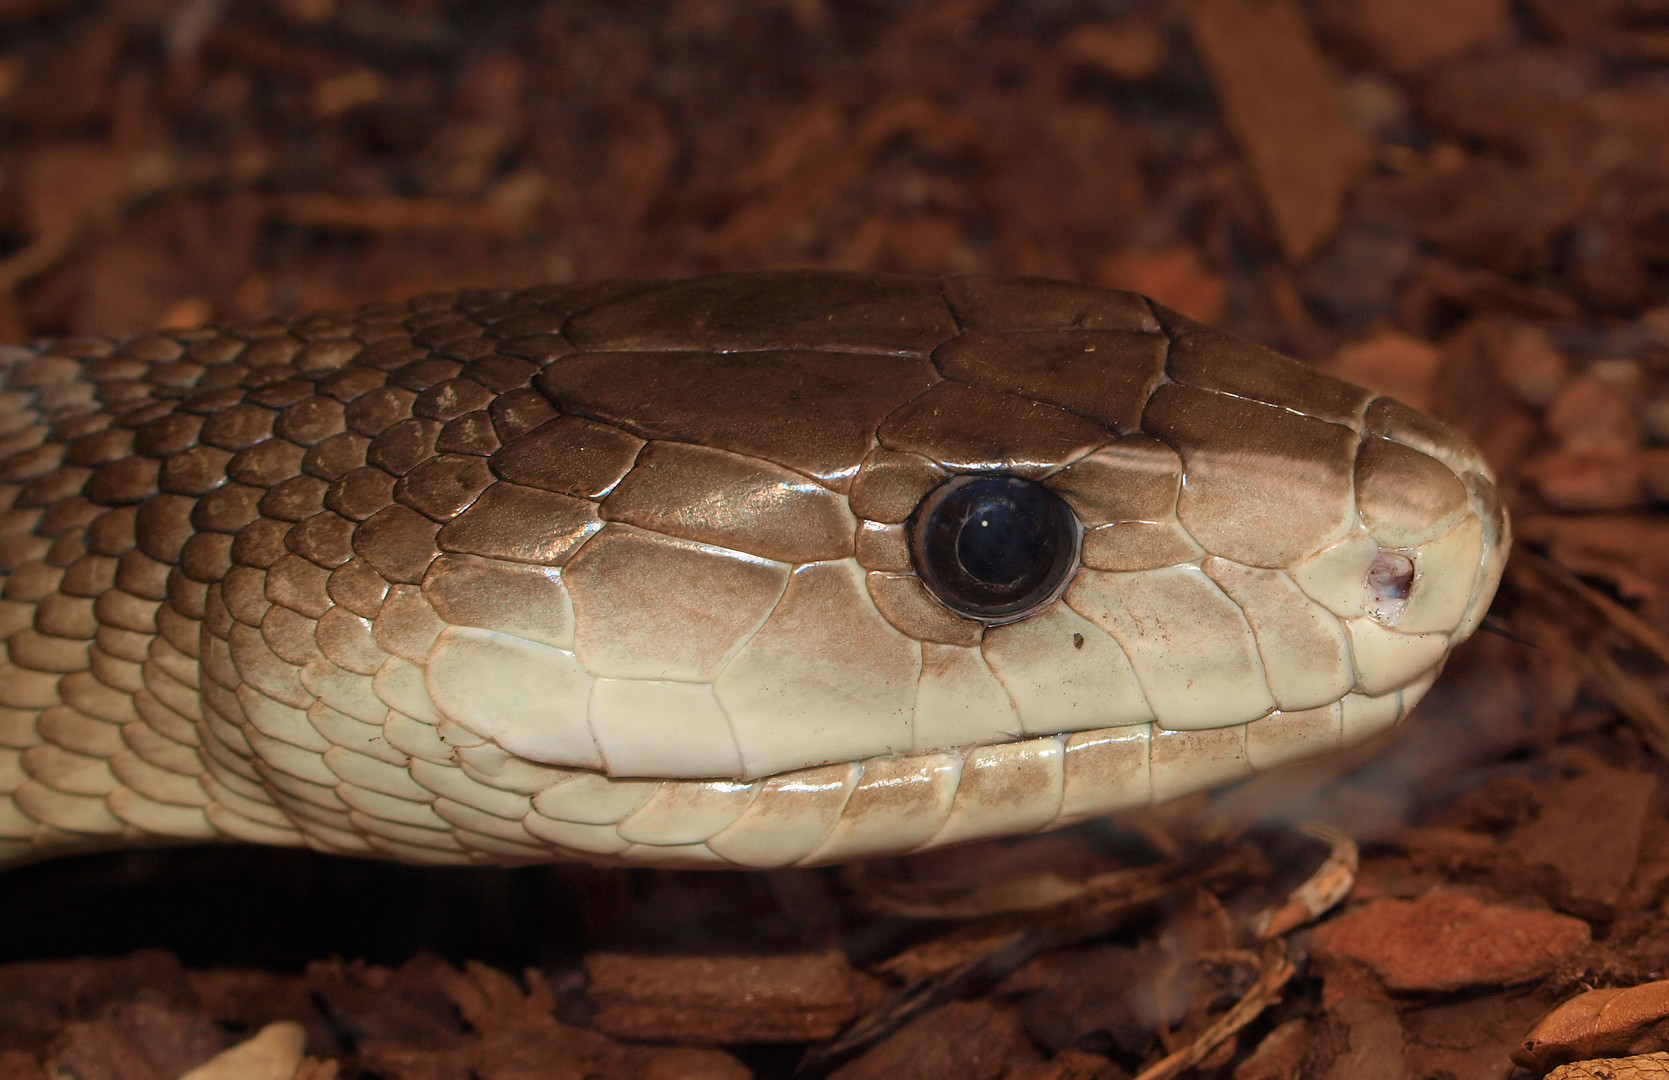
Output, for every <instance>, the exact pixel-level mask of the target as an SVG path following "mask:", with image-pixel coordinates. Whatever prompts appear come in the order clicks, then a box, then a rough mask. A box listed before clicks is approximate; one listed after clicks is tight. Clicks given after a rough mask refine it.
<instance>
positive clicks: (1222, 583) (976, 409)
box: [0, 271, 1508, 866]
mask: <svg viewBox="0 0 1669 1080" xmlns="http://www.w3.org/2000/svg"><path fill="white" fill-rule="evenodd" d="M0 362H3V368H4V381H3V387H4V392H3V394H0V507H4V508H5V509H4V512H3V514H0V574H4V589H3V592H0V640H3V642H4V654H3V663H0V859H4V860H11V861H16V860H23V859H29V858H36V857H41V856H44V855H51V854H58V853H62V852H68V851H74V850H84V849H89V848H100V847H111V846H120V845H129V844H140V843H157V842H202V841H232V840H236V841H253V842H259V843H268V844H290V845H296V844H305V845H309V846H311V847H314V848H317V849H321V850H325V851H332V852H344V853H357V854H364V855H376V856H384V857H393V858H399V859H406V860H416V861H423V862H526V861H537V860H544V859H551V858H585V859H593V860H604V861H618V862H629V863H655V864H676V865H722V866H779V865H788V864H811V863H823V862H831V861H838V860H843V859H851V858H858V857H863V856H868V855H876V854H884V853H894V852H903V851H911V850H916V849H920V848H923V847H928V846H933V845H938V844H945V843H951V842H955V841H962V840H969V839H975V838H979V837H986V836H993V835H1002V834H1010V833H1016V832H1024V831H1030V830H1037V829H1042V828H1048V827H1053V826H1057V825H1061V824H1065V823H1068V822H1073V821H1078V820H1082V819H1084V818H1087V817H1090V816H1093V815H1098V814H1103V813H1106V812H1109V811H1112V810H1116V809H1119V808H1122V807H1127V806H1131V805H1134V804H1140V803H1147V802H1150V801H1157V800H1163V799H1167V798H1171V797H1174V796H1177V795H1181V794H1184V793H1187V792H1191V791H1195V790H1198V789H1201V788H1204V787H1207V786H1210V785H1213V784H1217V783H1221V782H1223V781H1226V780H1229V779H1231V778H1234V777H1238V776H1241V775H1244V774H1247V773H1249V772H1251V771H1254V770H1261V769H1267V768H1270V767H1272V766H1274V765H1277V764H1280V763H1282V762H1285V761H1289V760H1292V759H1295V758H1299V757H1304V756H1307V755H1311V754H1315V753H1320V752H1323V751H1326V750H1329V749H1332V748H1335V747H1338V746H1341V745H1344V744H1347V743H1351V742H1355V741H1357V740H1360V739H1362V738H1365V737H1366V736H1368V735H1370V734H1372V733H1374V732H1376V731H1378V730H1380V729H1382V728H1384V727H1386V726H1388V725H1390V724H1393V723H1395V722H1396V721H1397V720H1398V719H1400V718H1401V717H1402V716H1404V715H1406V713H1407V712H1408V710H1409V709H1410V708H1411V707H1412V706H1413V705H1414V703H1415V702H1416V701H1417V700H1418V699H1419V698H1420V696H1421V695H1422V694H1423V693H1424V692H1425V690H1426V688H1427V687H1429V686H1430V685H1431V682H1432V680H1433V679H1434V678H1435V677H1436V675H1437V672H1438V670H1439V669H1440V668H1441V666H1442V664H1443V662H1444V660H1445V658H1446V657H1447V655H1448V652H1449V650H1450V648H1451V647H1452V646H1453V645H1454V644H1455V643H1456V642H1458V641H1460V640H1462V639H1463V638H1465V637H1466V636H1467V635H1468V634H1469V633H1471V631H1472V630H1473V629H1474V627H1475V626H1476V625H1477V623H1478V621H1479V619H1480V618H1481V617H1482V615H1483V613H1484V611H1485V609H1486V608H1487V607H1488V604H1489V601H1490V598H1491V596H1492V594H1493V592H1494V589H1495V586H1496V584H1497V582H1498V580H1499V578H1500V574H1501V568H1502V561H1503V558H1504V552H1505V550H1506V547H1507V544H1508V526H1507V521H1506V517H1505V514H1504V512H1503V510H1502V508H1501V505H1500V501H1499V499H1498V498H1497V495H1496V492H1495V488H1494V485H1493V483H1492V481H1491V479H1490V476H1489V471H1488V469H1487V468H1486V467H1485V465H1484V464H1483V462H1482V460H1481V458H1480V457H1479V456H1478V454H1477V452H1476V451H1475V450H1474V449H1472V448H1471V447H1470V446H1469V445H1467V444H1466V442H1465V441H1464V440H1463V439H1461V438H1460V437H1459V436H1458V435H1456V434H1455V433H1453V432H1452V431H1450V430H1449V429H1447V428H1446V427H1444V426H1443V425H1441V424H1439V423H1437V422H1436V421H1433V420H1430V419H1428V418H1426V417H1424V416H1422V415H1421V414H1419V413H1417V412H1415V411H1413V410H1411V409H1409V408H1407V407H1406V406H1404V405H1401V404H1399V403H1398V402H1396V401H1394V400H1391V399H1387V398H1383V397H1377V396H1375V395H1374V394H1372V393H1370V392H1368V391H1365V390H1362V389H1359V388H1357V387H1354V386H1351V385H1349V384H1347V383H1344V382H1341V381H1339V380H1336V379H1333V378H1331V377H1328V376H1326V375H1323V374H1320V373H1317V372H1315V371H1313V370H1311V369H1309V368H1307V367H1305V366H1303V365H1301V364H1299V363H1297V362H1296V361H1293V360H1290V359H1287V358H1285V357H1282V356H1280V355H1278V354H1276V353H1273V352H1270V351H1268V350H1266V349H1263V348H1261V347H1259V346H1256V345H1253V344H1250V343H1247V342H1243V341H1239V340H1236V339H1234V338H1231V337H1229V336H1226V335H1224V334H1221V333H1219V332H1216V331H1214V330H1212V329H1210V328H1208V327H1205V326H1203V325H1200V324H1198V323H1195V322H1192V321H1190V320H1188V319H1185V318H1183V317H1182V316H1179V315H1177V314H1175V313H1174V312H1170V311H1168V310H1166V309H1164V308H1163V307H1161V306H1159V305H1157V304H1153V303H1151V302H1149V301H1146V300H1144V299H1143V298H1141V297H1139V296H1135V295H1133V294H1129V293H1120V292H1112V291H1107V290H1101V289H1094V288H1089V287H1085V286H1078V285H1068V284H1063V283H1057V282H1047V281H1042V280H1037V279H1027V278H1017V277H1002V276H990V275H972V276H960V277H950V278H945V279H943V280H940V281H931V280H916V279H905V278H891V277H881V276H873V275H861V274H843V273H835V272H822V271H801V272H777V273H748V274H730V275H719V276H712V277H705V278H691V279H684V280H678V281H671V282H612V283H605V284H601V285H589V286H568V285H553V286H544V287H538V288H532V289H528V290H523V291H480V292H461V293H451V294H445V295H436V296H425V297H420V298H418V299H415V300H412V301H410V302H408V303H404V304H396V305H385V306H374V307H366V308H361V309H359V310H356V311H351V312H347V313H343V314H328V315H314V316H308V317H304V318H300V319H297V320H294V321H288V322H277V321H275V322H263V323H255V324H246V325H240V326H231V327H226V328H219V329H206V330H201V331H192V332H185V333H170V334H158V335H152V336H146V337H140V338H135V339H132V340H127V341H125V342H111V341H103V340H89V339H73V340H62V341H55V342H46V343H43V344H40V345H36V346H31V347H21V346H17V347H0ZM982 474H996V475H1001V476H1007V477H1019V478H1023V479H1025V480H1026V481H1028V482H1029V483H1032V484H1041V485H1042V486H1043V487H1044V488H1046V489H1048V490H1049V491H1051V492H1053V493H1054V495H1056V496H1059V497H1060V499H1062V500H1064V501H1065V504H1066V505H1068V506H1069V507H1070V508H1071V512H1072V514H1073V515H1075V516H1076V519H1077V522H1078V523H1079V525H1078V526H1077V529H1078V533H1077V535H1079V536H1080V537H1081V546H1080V547H1079V548H1078V549H1075V551H1074V552H1073V556H1072V557H1073V558H1074V559H1075V562H1074V565H1073V566H1072V572H1071V574H1070V576H1069V577H1068V578H1067V579H1066V580H1065V581H1064V584H1063V585H1062V586H1061V587H1060V588H1059V590H1058V592H1057V593H1056V594H1053V595H1051V596H1049V597H1048V598H1047V602H1045V603H1043V604H1042V606H1041V608H1040V609H1038V610H1036V611H1034V612H1030V613H1028V614H1027V615H1026V617H1023V618H1019V619H1018V620H1008V621H1003V620H995V619H980V618H969V617H966V616H965V615H963V614H959V613H958V612H957V611H956V610H953V609H952V608H951V607H948V606H947V605H946V604H944V603H942V602H941V601H940V600H939V599H937V598H936V596H935V594H934V592H932V591H931V590H930V589H929V588H928V587H927V586H926V585H925V584H924V582H923V580H922V578H921V575H920V572H919V570H920V567H919V565H918V561H919V560H918V559H917V558H915V557H913V555H912V550H911V547H910V543H911V541H910V533H909V529H910V527H911V521H912V514H914V513H916V512H917V507H918V506H920V505H922V500H923V499H924V497H925V496H926V495H927V494H928V493H929V492H931V491H933V490H935V489H936V488H938V487H939V486H940V485H941V484H944V483H945V482H946V481H947V479H949V478H953V477H957V476H964V475H982ZM1388 560H1389V561H1388ZM1398 567H1402V568H1404V572H1403V574H1402V577H1401V579H1400V587H1398V583H1397V582H1396V581H1395V580H1394V579H1396V578H1397V568H1398ZM1387 575H1389V577H1390V578H1391V579H1393V587H1391V588H1390V589H1387V588H1385V579H1386V577H1387Z"/></svg>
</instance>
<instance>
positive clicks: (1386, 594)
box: [1367, 551, 1414, 624]
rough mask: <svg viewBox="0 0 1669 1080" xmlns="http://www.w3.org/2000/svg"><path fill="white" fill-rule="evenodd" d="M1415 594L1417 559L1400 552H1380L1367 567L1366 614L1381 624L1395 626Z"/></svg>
mask: <svg viewBox="0 0 1669 1080" xmlns="http://www.w3.org/2000/svg"><path fill="white" fill-rule="evenodd" d="M1413 591H1414V560H1413V559H1411V558H1409V557H1408V556H1407V555H1404V554H1403V553H1402V552H1400V551H1381V552H1380V553H1379V554H1378V555H1375V556H1374V560H1373V563H1372V564H1371V565H1370V566H1369V567H1368V578H1367V611H1368V616H1369V617H1370V618H1372V619H1374V620H1376V621H1378V622H1382V623H1387V624H1392V623H1395V622H1396V621H1397V617H1398V616H1399V615H1401V614H1402V611H1403V609H1404V608H1405V607H1407V606H1408V595H1409V593H1411V592H1413Z"/></svg>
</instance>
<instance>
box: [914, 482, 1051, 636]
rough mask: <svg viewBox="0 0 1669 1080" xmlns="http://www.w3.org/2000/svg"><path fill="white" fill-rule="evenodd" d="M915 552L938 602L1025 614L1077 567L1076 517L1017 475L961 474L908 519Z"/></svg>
mask: <svg viewBox="0 0 1669 1080" xmlns="http://www.w3.org/2000/svg"><path fill="white" fill-rule="evenodd" d="M909 530H910V557H911V558H912V559H914V560H915V564H916V572H917V573H919V574H920V575H921V579H922V581H923V582H924V583H925V584H926V585H927V587H928V589H930V590H931V591H932V593H933V595H934V596H936V597H938V598H939V601H940V603H942V604H944V605H945V606H946V607H948V608H950V609H951V610H952V611H954V612H956V613H957V614H958V615H962V616H965V617H967V618H970V619H979V620H981V621H983V622H986V623H993V624H995V623H1007V622H1014V621H1016V620H1018V619H1023V618H1025V617H1026V616H1027V615H1030V614H1031V613H1032V612H1033V611H1035V610H1037V609H1038V608H1040V607H1042V606H1043V605H1044V604H1047V603H1049V602H1050V601H1051V600H1053V599H1054V598H1055V597H1056V596H1058V595H1060V591H1061V589H1062V588H1063V587H1064V586H1065V584H1066V581H1067V579H1068V578H1070V577H1071V576H1072V571H1073V570H1075V569H1077V566H1078V547H1079V536H1080V534H1081V533H1082V529H1081V528H1080V527H1079V525H1078V518H1077V517H1076V516H1075V515H1074V514H1073V513H1072V509H1071V507H1069V506H1067V505H1066V503H1065V502H1064V501H1062V499H1061V497H1060V496H1058V495H1056V494H1055V493H1054V492H1052V491H1050V490H1049V489H1048V488H1046V487H1044V486H1043V485H1042V484H1038V483H1034V482H1032V481H1030V480H1022V479H1020V478H1019V477H1016V476H958V477H955V478H953V479H951V480H947V481H946V482H945V483H943V484H940V485H939V486H938V487H936V488H934V489H933V490H932V491H930V492H928V493H927V496H926V498H924V499H922V501H921V503H920V505H918V506H917V507H916V512H915V514H914V515H913V516H912V517H911V518H910V524H909Z"/></svg>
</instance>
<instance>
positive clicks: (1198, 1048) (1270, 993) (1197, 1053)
mask: <svg viewBox="0 0 1669 1080" xmlns="http://www.w3.org/2000/svg"><path fill="white" fill-rule="evenodd" d="M1297 972H1298V969H1297V968H1296V967H1294V966H1293V964H1292V962H1291V961H1289V960H1288V959H1287V956H1286V942H1285V941H1284V940H1281V941H1271V942H1270V943H1269V944H1268V945H1267V946H1265V947H1264V950H1263V973H1262V974H1261V975H1259V976H1258V981H1257V982H1256V983H1254V984H1253V985H1252V988H1251V989H1250V990H1247V991H1246V993H1245V995H1244V996H1243V997H1241V999H1240V1000H1239V1001H1237V1002H1235V1003H1234V1007H1233V1008H1231V1009H1230V1010H1229V1011H1228V1012H1226V1013H1224V1014H1223V1015H1222V1016H1220V1017H1218V1018H1217V1022H1216V1023H1214V1024H1212V1025H1211V1026H1210V1027H1208V1028H1206V1029H1205V1030H1204V1031H1202V1032H1200V1033H1199V1035H1198V1036H1196V1037H1195V1039H1194V1041H1193V1042H1192V1043H1190V1044H1189V1045H1187V1046H1185V1047H1183V1048H1182V1049H1181V1050H1178V1051H1177V1052H1176V1053H1174V1054H1171V1055H1169V1056H1168V1057H1165V1058H1164V1059H1162V1060H1160V1061H1159V1062H1158V1063H1157V1064H1155V1065H1153V1066H1152V1067H1151V1068H1148V1069H1145V1070H1143V1072H1142V1073H1141V1075H1139V1076H1137V1077H1136V1080H1171V1077H1173V1076H1177V1075H1179V1074H1180V1073H1181V1072H1182V1071H1183V1070H1184V1069H1190V1068H1193V1067H1194V1066H1195V1065H1198V1064H1199V1063H1200V1062H1202V1061H1204V1060H1205V1059H1206V1056H1207V1055H1209V1054H1210V1053H1211V1051H1213V1050H1215V1049H1217V1047H1218V1046H1219V1045H1221V1044H1222V1043H1223V1042H1224V1041H1226V1040H1227V1039H1228V1038H1229V1036H1231V1035H1233V1034H1234V1033H1235V1032H1237V1031H1239V1030H1240V1029H1241V1028H1243V1027H1245V1026H1246V1025H1247V1024H1250V1023H1251V1022H1252V1021H1253V1020H1256V1019H1257V1018H1258V1017H1259V1016H1260V1015H1262V1013H1263V1011H1264V1010H1265V1009H1267V1008H1269V1006H1271V1005H1273V1004H1275V1003H1276V1002H1278V1001H1280V1000H1281V988H1282V987H1284V986H1286V984H1287V982H1288V981H1289V980H1290V979H1291V978H1292V977H1293V976H1294V975H1295V974H1297Z"/></svg>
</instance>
